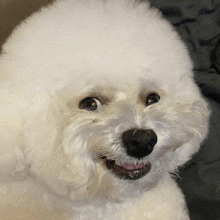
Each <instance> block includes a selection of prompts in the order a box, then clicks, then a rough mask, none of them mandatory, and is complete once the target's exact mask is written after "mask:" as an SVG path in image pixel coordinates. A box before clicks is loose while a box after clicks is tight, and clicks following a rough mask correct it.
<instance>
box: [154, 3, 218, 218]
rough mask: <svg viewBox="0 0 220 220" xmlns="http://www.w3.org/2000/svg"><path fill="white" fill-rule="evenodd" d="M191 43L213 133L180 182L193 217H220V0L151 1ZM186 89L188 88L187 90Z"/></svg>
mask: <svg viewBox="0 0 220 220" xmlns="http://www.w3.org/2000/svg"><path fill="white" fill-rule="evenodd" d="M151 5H153V6H155V7H157V8H159V9H160V10H161V11H162V13H163V15H164V16H165V17H166V18H167V19H168V20H170V21H171V23H172V24H173V25H174V26H175V28H176V30H177V31H178V32H179V33H180V35H181V37H182V39H183V40H184V41H185V43H186V44H187V46H188V49H189V51H190V54H191V57H192V59H193V61H194V72H195V80H196V82H197V83H198V85H199V86H200V88H201V91H202V93H203V94H204V95H205V96H206V98H207V101H208V102H209V105H210V108H211V111H212V116H211V122H210V132H209V135H208V137H207V139H206V141H205V142H204V143H203V145H202V148H201V150H200V152H199V153H198V154H197V155H195V157H194V158H193V159H192V160H191V161H190V162H188V163H187V164H186V165H185V166H184V167H183V168H181V169H180V173H179V175H180V177H181V178H182V179H177V182H178V184H179V185H180V187H181V188H182V189H183V192H184V194H185V195H186V200H187V204H188V207H189V210H190V217H191V219H192V220H220V0H193V1H192V0H185V1H184V0H172V1H171V0H151ZM183 92H184V91H183Z"/></svg>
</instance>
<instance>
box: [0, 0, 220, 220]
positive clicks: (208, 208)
mask: <svg viewBox="0 0 220 220" xmlns="http://www.w3.org/2000/svg"><path fill="white" fill-rule="evenodd" d="M51 1H52V0H34V1H30V0H19V1H18V0H10V1H9V0H0V3H1V4H0V44H1V43H3V41H4V39H5V38H6V37H7V36H8V34H9V33H10V32H11V30H12V29H13V27H14V26H15V25H17V24H18V23H19V22H20V21H21V20H23V19H24V18H25V17H27V16H29V15H30V14H31V13H32V12H33V11H35V10H37V9H38V8H39V7H40V6H42V5H45V4H47V3H49V2H51ZM150 1H151V5H152V6H155V7H157V8H159V9H160V10H161V11H162V13H163V15H164V16H165V17H166V18H167V19H168V20H170V21H171V23H172V24H173V25H174V26H175V27H176V29H177V31H178V32H179V33H180V35H181V37H182V39H183V40H184V41H185V42H186V44H187V45H188V48H189V51H190V54H191V57H192V59H193V61H194V63H195V68H194V72H195V79H196V82H197V83H198V85H199V86H200V88H201V91H202V92H203V94H204V95H205V96H206V98H207V101H208V102H209V104H210V108H211V110H212V116H211V122H210V132H209V135H208V137H207V139H206V141H205V142H204V143H203V145H202V148H201V150H200V152H199V153H198V154H197V155H195V157H194V158H193V159H192V160H191V161H189V162H188V163H187V164H186V165H185V166H184V167H183V168H181V169H180V173H179V175H180V177H181V179H180V178H179V179H177V182H178V184H179V185H180V187H181V188H182V189H183V192H184V194H185V195H186V200H187V204H188V207H189V210H190V216H191V220H220V0H150ZM183 92H184V91H183Z"/></svg>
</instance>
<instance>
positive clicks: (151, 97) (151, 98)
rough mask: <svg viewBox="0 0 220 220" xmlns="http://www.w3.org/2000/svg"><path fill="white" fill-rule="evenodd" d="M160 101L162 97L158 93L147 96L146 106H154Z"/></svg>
mask: <svg viewBox="0 0 220 220" xmlns="http://www.w3.org/2000/svg"><path fill="white" fill-rule="evenodd" d="M159 100H160V96H159V95H157V94H156V93H152V94H150V95H148V96H147V99H146V106H149V105H152V104H154V103H157V102H159Z"/></svg>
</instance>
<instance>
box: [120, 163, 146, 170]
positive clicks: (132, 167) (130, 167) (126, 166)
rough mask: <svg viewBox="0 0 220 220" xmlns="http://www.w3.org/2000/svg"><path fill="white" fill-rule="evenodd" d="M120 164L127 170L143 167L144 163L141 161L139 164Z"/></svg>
mask: <svg viewBox="0 0 220 220" xmlns="http://www.w3.org/2000/svg"><path fill="white" fill-rule="evenodd" d="M121 166H122V167H124V168H125V169H127V170H136V169H142V168H144V164H142V163H141V164H139V163H137V164H133V163H123V164H122V165H121Z"/></svg>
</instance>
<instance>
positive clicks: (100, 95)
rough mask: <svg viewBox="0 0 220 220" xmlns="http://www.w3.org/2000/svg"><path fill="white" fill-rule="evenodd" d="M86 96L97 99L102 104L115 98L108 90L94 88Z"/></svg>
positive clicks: (111, 91)
mask: <svg viewBox="0 0 220 220" xmlns="http://www.w3.org/2000/svg"><path fill="white" fill-rule="evenodd" d="M87 96H89V97H93V98H97V99H99V101H100V102H101V103H102V104H108V103H109V102H111V101H112V100H113V98H114V97H115V93H114V92H113V90H111V89H108V88H106V89H103V88H102V89H101V88H94V89H93V90H92V91H91V92H90V93H89V94H88V95H87Z"/></svg>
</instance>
